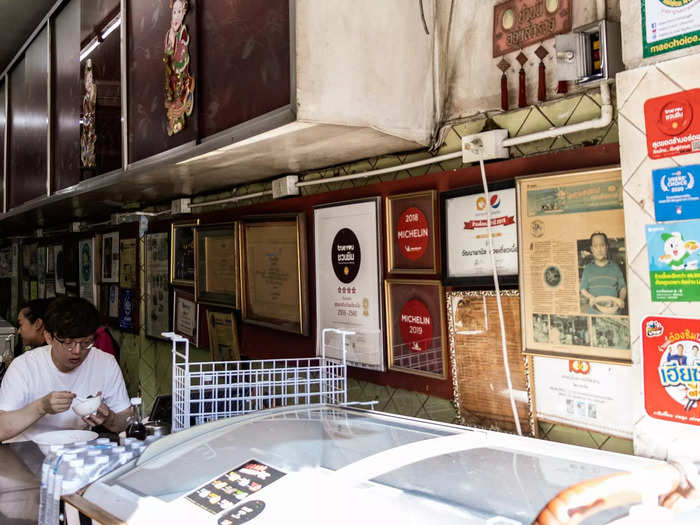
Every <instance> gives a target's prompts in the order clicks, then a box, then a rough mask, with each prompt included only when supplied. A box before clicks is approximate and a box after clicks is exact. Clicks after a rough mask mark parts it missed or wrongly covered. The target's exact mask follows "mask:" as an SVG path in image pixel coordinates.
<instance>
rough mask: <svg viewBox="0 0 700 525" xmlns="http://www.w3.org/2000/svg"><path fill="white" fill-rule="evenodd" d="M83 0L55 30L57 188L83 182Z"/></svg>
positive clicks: (62, 15)
mask: <svg viewBox="0 0 700 525" xmlns="http://www.w3.org/2000/svg"><path fill="white" fill-rule="evenodd" d="M79 32H80V0H71V2H69V3H68V4H67V5H66V6H65V7H64V8H63V9H62V10H61V12H60V13H59V14H58V16H57V17H56V19H55V25H54V33H53V82H54V84H53V136H52V140H53V159H54V165H53V170H54V171H53V173H54V179H53V180H54V183H53V184H54V187H53V189H63V188H67V187H68V186H72V185H74V184H77V183H78V182H80V104H81V87H80V39H79V37H78V34H79Z"/></svg>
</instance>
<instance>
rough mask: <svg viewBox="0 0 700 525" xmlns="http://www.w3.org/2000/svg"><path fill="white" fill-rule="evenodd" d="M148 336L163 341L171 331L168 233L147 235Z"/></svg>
mask: <svg viewBox="0 0 700 525" xmlns="http://www.w3.org/2000/svg"><path fill="white" fill-rule="evenodd" d="M145 242H146V335H147V336H149V337H156V338H159V339H162V336H161V335H160V334H162V333H163V332H168V331H169V330H170V297H169V293H168V284H169V282H170V279H169V270H170V253H169V252H170V243H169V239H168V232H163V233H149V234H147V235H146V239H145Z"/></svg>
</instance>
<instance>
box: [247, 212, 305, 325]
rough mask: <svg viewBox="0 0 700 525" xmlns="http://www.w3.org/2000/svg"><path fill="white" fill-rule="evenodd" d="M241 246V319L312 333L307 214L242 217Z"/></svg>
mask: <svg viewBox="0 0 700 525" xmlns="http://www.w3.org/2000/svg"><path fill="white" fill-rule="evenodd" d="M240 246H241V259H240V260H241V313H242V317H243V321H245V322H247V323H254V324H259V325H262V326H267V327H269V328H275V329H277V330H284V331H287V332H293V333H298V334H303V335H308V334H309V322H308V319H309V295H308V294H309V291H308V290H309V288H308V261H307V240H306V217H305V215H304V214H303V213H298V214H292V215H274V216H265V217H251V218H247V219H244V220H242V221H241V227H240Z"/></svg>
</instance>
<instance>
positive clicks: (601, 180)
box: [517, 168, 631, 363]
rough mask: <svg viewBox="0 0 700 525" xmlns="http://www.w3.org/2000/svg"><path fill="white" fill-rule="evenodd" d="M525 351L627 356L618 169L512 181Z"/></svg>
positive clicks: (615, 358)
mask: <svg viewBox="0 0 700 525" xmlns="http://www.w3.org/2000/svg"><path fill="white" fill-rule="evenodd" d="M517 190H518V226H519V235H520V247H521V248H520V291H521V294H522V307H521V308H522V316H521V320H522V325H523V351H524V352H527V353H530V354H539V355H546V356H555V357H566V358H568V359H587V360H590V361H607V362H618V363H629V362H630V359H631V356H630V337H629V333H630V330H629V318H628V316H627V312H628V306H627V265H626V248H625V223H624V216H623V209H622V191H623V190H622V181H621V180H620V170H619V169H617V168H610V169H599V170H595V171H588V172H574V173H561V174H555V175H546V176H536V177H524V178H520V179H518V180H517Z"/></svg>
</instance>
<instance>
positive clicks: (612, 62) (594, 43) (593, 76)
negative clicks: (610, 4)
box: [554, 20, 624, 84]
mask: <svg viewBox="0 0 700 525" xmlns="http://www.w3.org/2000/svg"><path fill="white" fill-rule="evenodd" d="M554 47H555V48H556V52H557V53H556V57H557V80H570V81H573V82H576V83H577V84H590V83H593V82H600V81H604V80H608V79H611V78H615V74H616V73H617V72H618V71H622V70H623V69H624V66H623V64H622V41H621V37H620V24H617V23H615V22H610V21H608V20H599V21H598V22H593V23H592V24H588V25H585V26H582V27H579V28H577V29H574V31H573V32H571V33H568V34H565V35H557V36H556V37H555V38H554Z"/></svg>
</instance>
